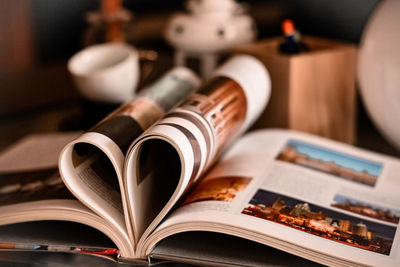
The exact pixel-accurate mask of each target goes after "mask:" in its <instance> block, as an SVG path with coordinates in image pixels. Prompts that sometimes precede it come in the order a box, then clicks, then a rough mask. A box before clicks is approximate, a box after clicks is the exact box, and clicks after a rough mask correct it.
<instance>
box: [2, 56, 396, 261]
mask: <svg viewBox="0 0 400 267" xmlns="http://www.w3.org/2000/svg"><path fill="white" fill-rule="evenodd" d="M268 95H269V79H268V74H267V73H266V71H265V69H264V67H263V66H262V65H261V63H259V62H258V61H257V60H255V59H253V58H251V57H247V56H239V57H236V58H233V59H231V60H230V61H228V62H227V63H226V64H224V65H223V66H222V67H220V68H219V69H218V70H217V71H216V72H215V74H214V76H213V78H212V79H210V80H209V81H208V82H206V83H204V84H203V85H202V86H201V87H200V89H199V90H198V91H197V92H196V93H194V94H191V95H190V96H189V97H188V98H186V100H184V102H182V103H181V104H180V105H179V106H178V107H176V108H174V109H173V110H172V111H170V112H168V113H167V114H166V115H165V116H163V117H162V118H161V119H160V120H159V118H157V119H154V121H153V122H152V123H154V124H152V123H149V124H152V125H151V126H150V125H148V126H150V128H148V129H147V130H145V129H144V128H146V127H145V126H142V125H141V124H140V123H138V124H140V125H141V127H139V129H140V130H141V131H140V130H139V131H138V133H137V135H136V136H134V137H133V135H132V133H133V131H130V132H128V133H126V134H130V136H132V138H126V140H127V139H131V140H128V141H127V142H128V145H127V143H118V142H119V140H121V139H120V138H122V137H121V135H120V134H118V132H117V133H114V134H110V128H107V127H106V124H107V123H109V124H110V121H111V120H113V119H114V118H116V117H118V116H120V115H119V114H120V113H118V112H116V113H114V115H112V116H109V117H108V119H105V120H103V122H101V123H100V124H99V125H98V126H96V127H94V128H93V129H91V130H89V131H88V132H86V133H84V134H83V135H81V136H80V137H78V138H77V139H75V140H74V141H72V142H70V143H69V145H67V146H66V147H65V148H64V150H63V152H62V153H61V156H60V161H59V168H60V173H61V176H62V180H63V182H64V183H65V185H66V186H67V187H68V189H69V190H70V192H72V194H73V195H74V197H72V196H71V195H69V198H70V200H62V201H60V200H59V201H58V204H56V202H54V201H53V202H52V203H54V204H52V206H51V205H47V206H41V205H39V204H38V203H44V202H45V200H39V202H37V201H36V202H27V203H26V204H24V205H22V204H12V203H9V204H7V205H3V206H2V207H0V209H2V210H1V212H0V214H1V215H0V224H1V225H7V224H8V225H9V224H13V223H17V222H26V221H33V220H61V221H62V220H64V221H73V222H78V223H81V224H85V225H89V226H91V227H93V228H95V229H97V230H99V232H102V233H104V235H105V236H107V237H108V239H107V240H104V239H102V240H100V241H101V242H100V241H99V245H97V246H96V245H95V242H92V243H90V242H88V241H87V240H86V244H84V246H79V245H78V243H79V242H77V241H76V240H75V241H74V240H72V241H69V243H68V244H72V245H71V246H64V247H62V248H64V249H66V248H70V250H71V251H75V252H81V253H85V252H86V253H91V254H96V255H103V256H109V257H111V256H114V257H116V258H117V260H119V261H123V262H140V263H143V264H146V263H151V262H152V261H153V260H154V259H158V260H176V261H182V262H188V263H200V264H206V265H215V266H222V265H234V264H237V265H255V266H257V265H260V264H262V263H263V260H266V259H267V258H269V257H273V255H268V254H267V253H266V252H268V251H270V250H269V249H268V248H269V247H274V248H276V249H279V250H282V251H286V252H289V253H291V254H294V255H297V256H301V257H304V258H307V259H309V260H313V261H315V262H319V263H323V264H328V265H338V266H339V265H340V266H359V265H373V266H374V265H375V266H376V265H379V266H396V265H398V264H399V263H400V258H399V257H400V256H399V234H398V233H397V232H398V230H397V228H398V223H399V216H400V204H399V203H400V201H399V200H400V196H399V195H398V192H399V189H400V183H399V182H398V178H397V175H398V173H399V171H400V161H399V160H398V159H394V158H391V157H388V156H384V155H378V154H376V153H372V152H367V151H364V150H361V149H357V148H354V147H352V146H349V145H345V144H341V143H338V142H334V141H330V140H327V139H324V138H321V137H316V136H311V135H308V134H303V133H297V132H293V131H287V130H274V129H268V130H259V131H255V132H250V133H248V134H245V135H244V136H242V137H240V135H241V134H242V133H243V132H244V131H246V129H247V128H248V127H249V125H251V123H252V122H253V121H254V120H255V119H256V118H257V116H258V115H259V114H260V113H261V112H262V110H263V109H264V108H265V105H266V102H267V99H268ZM142 110H143V109H142ZM160 117H161V116H160ZM131 118H133V119H134V120H135V121H137V119H136V117H135V116H131ZM153 118H154V117H153ZM102 125H103V126H102ZM111 128H112V129H115V128H116V127H115V125H114V126H113V127H111ZM122 128H123V127H122ZM99 129H100V130H99ZM125 129H126V128H125ZM143 130H145V131H144V132H143V133H142V131H143ZM120 133H122V132H120ZM135 134H136V133H135ZM123 137H126V136H123ZM129 144H130V146H129ZM232 144H233V145H232ZM128 147H129V148H128ZM228 147H229V148H228ZM42 180H43V179H42ZM46 181H47V180H46ZM43 184H50V183H49V182H46V183H45V182H43ZM22 187H24V186H22V185H21V186H20V187H19V188H20V189H19V191H18V192H21V191H22V189H21V188H22ZM31 187H32V186H31ZM60 187H61V186H60ZM8 188H10V187H8ZM49 188H50V187H49ZM64 189H65V187H64ZM2 190H3V189H2V188H0V191H2ZM8 190H10V189H8ZM3 191H4V190H3ZM40 201H42V202H40ZM48 203H50V202H48ZM67 203H68V204H67ZM18 205H19V206H18ZM0 230H1V229H0ZM199 231H201V232H203V234H201V235H196V232H199ZM0 233H1V232H0ZM210 233H219V234H224V235H223V236H221V235H210ZM0 236H1V235H0ZM215 237H217V238H220V237H223V238H227V240H232V239H230V238H229V237H237V238H238V239H235V242H230V243H229V244H224V246H220V247H215V246H213V244H217V243H218V240H213V239H212V238H215ZM99 239H100V238H99ZM241 240H249V241H252V242H253V243H252V244H253V245H249V243H244V245H243V246H242V247H240V253H237V254H233V253H229V251H228V253H227V251H226V248H227V247H229V246H232V245H233V244H242V242H241ZM0 242H4V240H0ZM22 243H23V242H22ZM254 243H257V244H260V245H259V246H254ZM6 244H8V243H6ZM112 244H115V245H114V246H113V245H112ZM199 244H203V246H199ZM263 245H267V246H263ZM4 246H5V245H4ZM10 246H11V245H10ZM14 246H15V247H16V248H18V247H24V246H26V244H24V245H23V244H21V243H14ZM28 247H29V246H28ZM71 248H73V250H72V249H71ZM199 248H200V249H201V250H202V251H199ZM207 248H212V249H213V250H212V251H211V249H209V250H207ZM236 248H238V247H236ZM66 250H67V249H66ZM238 255H240V258H238V257H237V256H238ZM260 255H263V256H264V258H263V257H259V256H260ZM235 257H236V258H235ZM282 260H283V261H284V259H282ZM264 263H265V262H264Z"/></svg>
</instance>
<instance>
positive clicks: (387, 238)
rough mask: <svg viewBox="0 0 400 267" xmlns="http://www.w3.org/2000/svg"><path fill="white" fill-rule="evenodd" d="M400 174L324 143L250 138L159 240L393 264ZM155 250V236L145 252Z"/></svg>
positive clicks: (284, 134) (275, 136)
mask: <svg viewBox="0 0 400 267" xmlns="http://www.w3.org/2000/svg"><path fill="white" fill-rule="evenodd" d="M399 171H400V162H399V160H397V159H394V158H391V157H388V156H384V155H378V154H375V153H372V152H366V151H364V150H361V149H357V148H354V147H351V146H349V145H345V144H340V143H337V142H334V141H329V140H327V139H323V138H320V137H314V136H311V135H307V134H300V133H295V132H288V131H273V130H270V131H259V132H255V133H250V134H248V135H247V136H245V137H244V138H242V139H241V140H240V141H239V142H238V143H236V144H235V145H234V146H233V147H232V149H230V150H229V151H228V153H227V154H226V155H225V156H224V157H223V159H222V160H221V162H220V163H219V164H218V165H217V166H216V167H215V168H213V169H212V170H211V171H210V172H209V173H208V174H207V176H206V177H205V178H204V179H203V180H201V182H200V183H199V184H198V185H197V186H196V187H195V188H194V189H193V190H192V191H191V192H190V193H189V194H188V195H187V196H186V197H185V198H184V199H183V200H182V202H181V204H180V207H179V208H177V209H176V210H175V211H174V212H173V213H172V214H171V215H170V216H169V218H168V219H167V220H166V221H165V222H164V223H163V224H162V225H161V226H160V227H159V228H158V229H157V231H156V232H155V233H154V236H157V238H158V240H160V239H161V238H162V237H161V236H168V235H170V234H171V233H176V232H183V231H188V230H210V231H217V232H222V233H228V234H234V235H237V236H241V237H244V238H248V239H251V240H253V241H257V242H260V243H264V244H269V245H272V246H274V247H277V248H280V249H282V250H285V251H288V252H290V253H294V254H296V255H299V256H302V257H306V258H308V259H311V260H315V261H318V262H321V263H325V264H333V263H334V262H336V263H335V264H339V262H342V264H350V265H357V264H365V265H370V264H372V265H382V266H386V265H388V266H390V265H394V264H395V263H399V256H400V255H399V253H398V251H399V236H398V223H399V216H400V205H399V203H400V199H399V198H400V197H399V196H398V194H396V192H398V190H400V183H398V182H397V183H396V182H395V179H396V175H397V174H398V173H399ZM218 225H219V226H218ZM151 244H152V245H154V244H155V243H154V240H151V238H150V239H149V240H148V245H149V246H145V247H147V249H148V250H147V251H146V253H149V249H150V248H151V246H152V245H151ZM143 253H145V252H144V251H143Z"/></svg>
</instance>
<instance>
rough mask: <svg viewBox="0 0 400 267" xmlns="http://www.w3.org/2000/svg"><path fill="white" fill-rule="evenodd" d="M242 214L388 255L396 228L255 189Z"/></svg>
mask: <svg viewBox="0 0 400 267" xmlns="http://www.w3.org/2000/svg"><path fill="white" fill-rule="evenodd" d="M242 214H246V215H250V216H254V217H258V218H261V219H264V220H268V221H272V222H276V223H279V224H282V225H285V226H288V227H291V228H294V229H297V230H300V231H303V232H306V233H309V234H313V235H316V236H320V237H322V238H326V239H329V240H332V241H335V242H340V243H343V244H346V245H350V246H353V247H357V248H360V249H365V250H369V251H373V252H376V253H381V254H384V255H389V254H390V250H391V248H392V243H393V240H394V235H395V233H396V226H392V225H387V224H384V223H376V222H372V221H369V220H367V219H362V218H358V217H355V216H351V215H347V214H344V213H341V212H337V211H334V210H331V209H327V208H324V207H321V206H317V205H314V204H311V203H308V202H305V201H302V200H298V199H295V198H291V197H288V196H284V195H281V194H277V193H274V192H270V191H266V190H262V189H259V190H258V191H257V192H256V194H255V195H254V196H253V198H252V199H251V201H250V202H249V203H248V204H247V205H246V207H245V208H244V209H243V210H242Z"/></svg>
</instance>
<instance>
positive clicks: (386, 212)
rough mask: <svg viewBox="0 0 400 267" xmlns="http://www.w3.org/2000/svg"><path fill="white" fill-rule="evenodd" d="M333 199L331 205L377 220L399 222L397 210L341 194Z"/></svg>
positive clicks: (399, 212)
mask: <svg viewBox="0 0 400 267" xmlns="http://www.w3.org/2000/svg"><path fill="white" fill-rule="evenodd" d="M333 200H334V203H332V204H331V206H332V207H335V208H339V209H343V210H347V211H350V212H354V213H357V214H361V215H364V216H368V217H371V218H374V219H377V220H382V221H386V222H390V223H394V224H398V223H399V217H400V211H399V210H395V209H389V208H385V207H381V206H378V205H374V204H370V203H366V202H362V201H359V200H356V199H353V198H349V197H345V196H342V195H336V196H335V198H334V199H333Z"/></svg>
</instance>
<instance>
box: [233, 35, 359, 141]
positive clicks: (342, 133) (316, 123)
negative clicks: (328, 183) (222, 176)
mask: <svg viewBox="0 0 400 267" xmlns="http://www.w3.org/2000/svg"><path fill="white" fill-rule="evenodd" d="M303 41H304V43H305V44H306V45H307V46H308V48H309V51H308V52H304V53H300V54H296V55H287V54H282V53H280V52H279V50H278V47H279V44H280V43H281V42H283V38H282V37H279V38H272V39H266V40H262V41H259V42H256V43H253V44H248V45H244V46H240V47H237V48H235V49H234V50H233V53H235V54H237V53H242V54H243V53H245V54H251V55H254V56H256V57H257V58H259V59H260V60H261V61H262V62H263V63H264V64H265V66H266V67H267V69H268V71H269V73H270V75H271V82H272V91H271V99H270V102H269V104H268V106H267V108H266V110H265V112H264V113H263V114H262V116H261V117H260V119H259V120H258V121H257V122H256V124H255V126H254V128H265V127H279V128H289V129H294V130H299V131H304V132H308V133H313V134H317V135H320V136H324V137H328V138H331V139H334V140H338V141H342V142H346V143H350V144H353V143H354V142H355V127H356V125H355V123H356V122H355V119H356V91H355V70H356V55H357V49H356V46H355V45H352V44H345V43H340V42H336V41H330V40H325V39H319V38H314V37H304V38H303Z"/></svg>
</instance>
